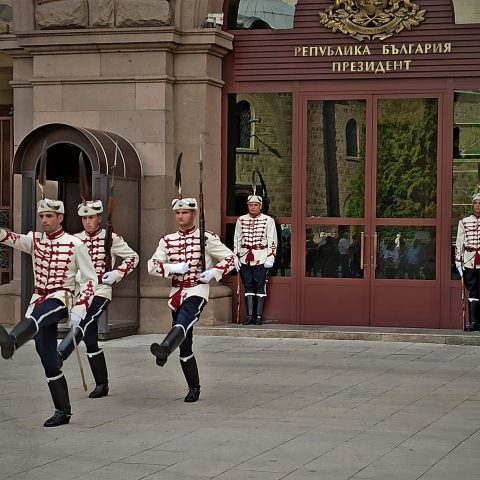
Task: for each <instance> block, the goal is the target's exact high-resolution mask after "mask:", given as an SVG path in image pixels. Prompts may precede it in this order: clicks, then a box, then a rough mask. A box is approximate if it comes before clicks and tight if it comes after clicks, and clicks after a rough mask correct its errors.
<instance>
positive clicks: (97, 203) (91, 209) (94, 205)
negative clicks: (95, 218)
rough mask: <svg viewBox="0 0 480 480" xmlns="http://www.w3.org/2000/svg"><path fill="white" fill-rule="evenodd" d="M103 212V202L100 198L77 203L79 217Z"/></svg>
mask: <svg viewBox="0 0 480 480" xmlns="http://www.w3.org/2000/svg"><path fill="white" fill-rule="evenodd" d="M102 212H103V203H102V201H101V200H87V201H85V202H82V203H79V204H78V215H79V216H80V217H89V216H90V215H98V214H100V213H102Z"/></svg>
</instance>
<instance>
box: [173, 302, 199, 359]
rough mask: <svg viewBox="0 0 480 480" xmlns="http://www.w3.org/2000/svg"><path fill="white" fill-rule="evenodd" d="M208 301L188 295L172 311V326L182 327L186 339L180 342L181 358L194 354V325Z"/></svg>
mask: <svg viewBox="0 0 480 480" xmlns="http://www.w3.org/2000/svg"><path fill="white" fill-rule="evenodd" d="M206 304H207V301H206V300H205V299H204V298H202V297H196V296H193V297H188V298H186V299H185V301H184V302H183V303H182V304H181V305H180V307H179V308H178V309H177V310H176V311H175V312H172V327H177V328H182V329H183V332H184V335H185V340H183V342H182V343H181V344H180V358H183V359H185V358H188V357H190V356H191V355H193V325H194V324H195V323H196V322H197V321H198V319H199V318H200V314H201V313H202V310H203V307H204V306H205V305H206Z"/></svg>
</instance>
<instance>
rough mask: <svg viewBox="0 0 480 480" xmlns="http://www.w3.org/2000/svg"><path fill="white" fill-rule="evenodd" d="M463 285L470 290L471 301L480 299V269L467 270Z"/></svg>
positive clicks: (464, 273) (464, 272) (465, 270)
mask: <svg viewBox="0 0 480 480" xmlns="http://www.w3.org/2000/svg"><path fill="white" fill-rule="evenodd" d="M463 283H464V285H465V288H466V289H467V290H468V298H469V299H470V301H472V300H478V299H480V268H465V269H464V271H463Z"/></svg>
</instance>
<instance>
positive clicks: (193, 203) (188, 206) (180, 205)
mask: <svg viewBox="0 0 480 480" xmlns="http://www.w3.org/2000/svg"><path fill="white" fill-rule="evenodd" d="M172 210H198V203H197V200H196V199H195V198H174V199H173V200H172Z"/></svg>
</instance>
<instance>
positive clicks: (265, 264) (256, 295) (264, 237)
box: [233, 187, 277, 325]
mask: <svg viewBox="0 0 480 480" xmlns="http://www.w3.org/2000/svg"><path fill="white" fill-rule="evenodd" d="M262 203H263V199H262V197H261V196H260V195H257V194H256V191H255V187H254V193H253V195H250V196H249V197H248V199H247V205H248V212H249V213H248V214H246V215H242V216H241V217H239V218H238V219H237V223H236V225H235V236H234V239H233V242H234V252H235V254H236V255H237V256H238V259H239V263H240V276H241V278H242V282H243V286H244V288H245V304H246V311H247V318H246V320H245V321H244V322H242V323H243V325H253V324H255V325H262V323H263V308H264V305H265V299H266V297H267V275H268V270H269V269H270V268H272V267H273V264H274V262H275V255H276V253H277V230H276V228H275V220H274V219H273V218H272V217H270V216H269V215H265V214H264V213H262V211H261V210H262Z"/></svg>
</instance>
